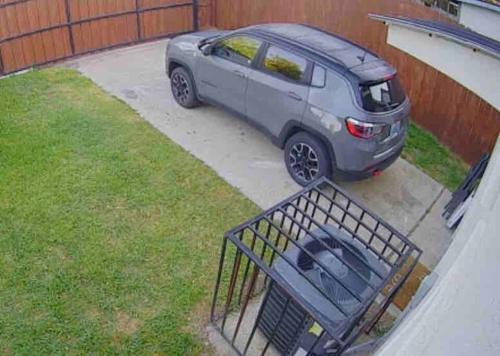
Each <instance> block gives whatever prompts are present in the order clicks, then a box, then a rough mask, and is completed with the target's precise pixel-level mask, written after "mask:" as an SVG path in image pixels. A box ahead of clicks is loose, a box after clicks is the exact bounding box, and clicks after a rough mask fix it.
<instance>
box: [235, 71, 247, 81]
mask: <svg viewBox="0 0 500 356" xmlns="http://www.w3.org/2000/svg"><path fill="white" fill-rule="evenodd" d="M233 73H234V74H236V75H237V76H238V77H240V78H243V79H246V77H247V76H246V75H245V73H243V72H242V71H239V70H234V71H233Z"/></svg>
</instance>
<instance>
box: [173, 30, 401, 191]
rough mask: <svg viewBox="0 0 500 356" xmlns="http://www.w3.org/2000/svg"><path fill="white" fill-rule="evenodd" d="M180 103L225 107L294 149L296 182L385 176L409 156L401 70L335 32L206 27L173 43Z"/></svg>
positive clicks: (290, 162)
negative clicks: (401, 158) (406, 153)
mask: <svg viewBox="0 0 500 356" xmlns="http://www.w3.org/2000/svg"><path fill="white" fill-rule="evenodd" d="M166 70H167V74H168V76H169V78H170V79H171V80H170V82H171V89H172V93H173V96H174V98H175V100H176V101H177V102H178V103H179V104H180V105H181V106H183V107H185V108H193V107H196V106H197V105H198V104H199V103H200V102H204V103H209V104H214V105H217V106H220V107H223V108H226V109H228V110H230V111H232V112H234V113H236V114H238V115H239V116H241V117H243V118H245V119H246V120H247V121H249V122H250V123H252V124H254V125H255V126H257V127H258V128H260V129H261V130H262V131H263V132H265V133H267V134H268V135H269V136H270V137H271V138H272V140H273V142H274V143H275V144H276V145H278V146H279V147H281V148H284V150H285V164H286V167H287V169H288V172H289V173H290V175H291V176H292V177H293V179H294V180H295V181H296V182H297V183H299V184H300V185H303V186H305V185H308V184H309V183H311V182H312V181H314V180H316V179H317V178H320V177H322V176H327V177H330V178H333V179H349V180H352V179H363V178H367V177H370V176H373V175H378V173H379V172H380V171H382V170H383V169H385V168H387V167H388V166H389V165H391V164H392V163H393V162H394V161H395V160H396V159H397V157H398V156H399V155H400V154H401V151H402V149H403V146H404V142H405V137H406V132H407V128H408V115H409V112H410V103H409V100H408V98H407V96H406V95H405V92H404V91H403V89H402V87H401V84H400V82H399V79H398V76H397V73H396V70H395V69H394V68H393V67H391V66H390V65H389V64H388V63H386V62H385V61H383V60H382V59H380V58H379V57H378V56H377V55H376V54H374V53H372V52H370V51H369V50H367V49H365V48H362V47H360V46H358V45H356V44H354V43H352V42H350V41H348V40H346V39H343V38H340V37H338V36H336V35H333V34H330V33H327V32H324V31H321V30H319V29H316V28H312V27H309V26H306V25H298V24H266V25H258V26H252V27H247V28H242V29H239V30H236V31H230V32H228V31H204V32H197V33H192V34H187V35H182V36H179V37H176V38H174V39H172V40H171V41H169V43H168V46H167V53H166Z"/></svg>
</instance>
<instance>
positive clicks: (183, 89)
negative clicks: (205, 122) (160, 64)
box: [170, 67, 200, 109]
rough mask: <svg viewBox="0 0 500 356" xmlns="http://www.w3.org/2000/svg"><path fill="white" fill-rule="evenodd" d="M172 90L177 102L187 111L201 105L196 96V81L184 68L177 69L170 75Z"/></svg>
mask: <svg viewBox="0 0 500 356" xmlns="http://www.w3.org/2000/svg"><path fill="white" fill-rule="evenodd" d="M170 88H171V89H172V95H173V96H174V99H175V101H176V102H177V103H178V104H179V105H180V106H182V107H184V108H186V109H191V108H194V107H196V106H198V105H199V104H200V102H199V101H198V97H197V96H196V88H195V86H194V81H193V79H192V77H191V75H190V74H189V72H188V71H187V70H186V69H184V68H183V67H177V68H175V69H174V70H173V71H172V74H171V75H170Z"/></svg>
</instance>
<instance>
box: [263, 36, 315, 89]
mask: <svg viewBox="0 0 500 356" xmlns="http://www.w3.org/2000/svg"><path fill="white" fill-rule="evenodd" d="M263 68H264V69H265V70H267V71H270V72H272V73H274V74H277V75H278V76H280V77H283V78H285V79H288V80H293V81H296V82H300V81H302V80H303V79H304V76H305V74H306V70H307V60H306V59H305V58H302V57H300V56H297V55H295V54H293V53H291V52H288V51H285V50H283V49H281V48H278V47H275V46H272V45H271V46H269V48H268V49H267V53H266V57H265V58H264V63H263Z"/></svg>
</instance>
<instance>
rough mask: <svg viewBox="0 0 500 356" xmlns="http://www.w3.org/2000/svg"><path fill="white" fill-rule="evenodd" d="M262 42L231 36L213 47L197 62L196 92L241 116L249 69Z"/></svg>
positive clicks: (246, 37)
mask: <svg viewBox="0 0 500 356" xmlns="http://www.w3.org/2000/svg"><path fill="white" fill-rule="evenodd" d="M261 45H262V41H260V40H258V39H256V38H253V37H250V36H247V35H234V36H231V37H227V38H224V39H222V40H220V41H218V42H217V43H215V44H214V45H212V49H211V51H210V54H209V55H207V56H202V57H201V58H200V61H199V63H198V77H199V81H198V91H199V94H200V95H201V96H202V97H203V98H206V99H209V100H211V101H215V102H217V103H219V104H220V105H223V106H225V107H227V108H229V109H232V110H234V111H236V112H239V113H241V114H245V99H246V90H247V84H248V75H249V73H250V70H251V69H250V67H251V65H252V62H253V60H254V59H255V57H256V55H257V52H258V51H259V48H260V46H261Z"/></svg>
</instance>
